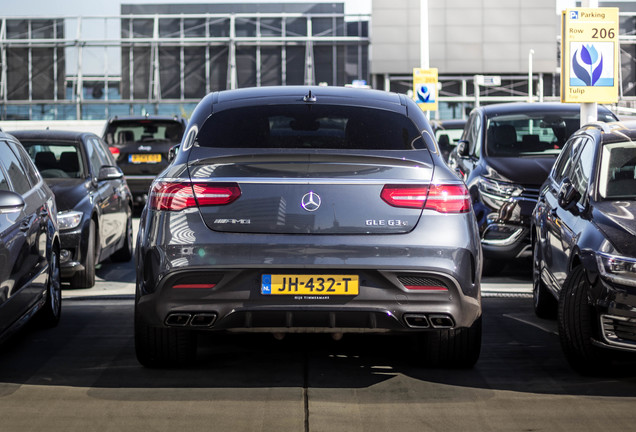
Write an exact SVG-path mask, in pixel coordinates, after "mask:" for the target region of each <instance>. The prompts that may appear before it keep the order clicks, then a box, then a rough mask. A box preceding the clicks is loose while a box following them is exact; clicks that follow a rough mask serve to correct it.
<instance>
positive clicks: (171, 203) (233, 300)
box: [135, 87, 481, 366]
mask: <svg viewBox="0 0 636 432" xmlns="http://www.w3.org/2000/svg"><path fill="white" fill-rule="evenodd" d="M136 252H137V260H138V265H137V269H138V275H137V293H136V307H135V313H136V315H135V325H136V334H135V337H136V348H137V356H138V359H139V360H140V362H141V363H142V364H144V365H147V366H156V365H163V364H174V363H177V364H180V363H185V362H187V361H189V360H192V358H193V356H194V351H195V349H196V340H195V339H194V337H193V334H194V332H195V331H197V330H207V331H241V332H269V333H274V334H284V333H289V332H321V333H331V334H335V335H338V336H339V335H342V334H343V333H351V332H378V333H384V332H398V333H408V332H411V333H414V334H421V335H422V346H423V347H424V348H425V349H424V350H423V352H424V353H423V357H424V359H425V360H429V361H430V362H445V363H446V364H448V365H449V366H451V365H457V366H472V364H474V363H475V361H476V360H477V358H478V355H479V346H480V337H481V318H480V317H481V298H480V281H479V274H480V265H481V249H480V245H479V238H478V234H477V228H476V223H475V220H474V216H473V213H472V210H471V206H470V199H469V196H468V194H467V191H466V189H465V186H464V185H463V183H462V182H461V181H458V179H457V178H456V177H455V176H454V174H453V173H452V172H451V171H450V170H449V169H448V168H447V167H446V165H445V164H444V162H443V160H442V159H441V156H440V155H439V154H438V153H437V152H436V146H435V142H434V140H433V138H432V131H431V129H430V126H429V125H428V123H427V121H426V119H425V117H424V115H423V114H422V112H421V110H420V109H419V108H418V107H417V106H416V105H415V104H414V103H413V102H412V101H410V100H408V99H407V98H405V97H403V96H399V95H396V94H389V93H385V92H376V91H370V90H360V89H342V88H313V87H312V88H309V89H308V88H304V87H273V88H266V89H265V88H263V89H249V90H236V91H227V92H221V93H213V94H211V95H209V96H208V97H206V98H205V99H204V100H203V101H202V102H201V103H200V104H199V106H198V107H197V109H196V110H195V112H194V114H193V117H192V119H191V121H190V124H189V128H188V131H187V132H186V137H185V139H184V142H183V144H182V146H181V149H180V151H179V153H178V155H177V157H176V159H175V160H174V162H173V164H172V165H171V166H170V167H169V168H168V169H167V170H166V171H164V172H163V173H162V175H161V176H160V177H159V178H157V179H156V181H155V182H154V183H153V185H152V189H151V193H150V197H149V202H148V205H147V206H146V208H145V210H144V213H143V214H142V217H141V221H140V230H139V239H138V247H137V249H136ZM166 337H167V338H169V339H171V340H172V341H173V343H170V344H169V345H168V346H167V345H165V344H163V343H162V342H161V341H163V340H165V339H164V338H166Z"/></svg>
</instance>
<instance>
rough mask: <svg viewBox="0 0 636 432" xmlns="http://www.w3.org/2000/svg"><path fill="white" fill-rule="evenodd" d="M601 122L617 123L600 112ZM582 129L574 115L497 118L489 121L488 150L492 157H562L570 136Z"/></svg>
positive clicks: (523, 115)
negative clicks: (564, 146)
mask: <svg viewBox="0 0 636 432" xmlns="http://www.w3.org/2000/svg"><path fill="white" fill-rule="evenodd" d="M598 120H599V121H604V122H611V121H614V118H613V117H612V116H611V115H610V114H604V113H599V114H598ZM579 127H580V117H579V114H578V113H576V112H572V113H561V114H558V113H554V114H545V113H533V114H515V115H502V116H497V117H493V118H491V119H489V120H488V130H487V131H486V148H487V153H488V155H489V156H504V157H516V156H540V155H558V154H559V153H560V152H561V148H562V147H563V145H564V144H565V142H566V141H567V140H568V138H569V137H570V135H572V134H573V133H574V132H576V131H577V130H578V129H579Z"/></svg>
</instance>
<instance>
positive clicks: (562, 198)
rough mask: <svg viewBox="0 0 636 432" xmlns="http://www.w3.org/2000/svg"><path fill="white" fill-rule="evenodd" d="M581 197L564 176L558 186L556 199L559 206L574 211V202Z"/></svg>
mask: <svg viewBox="0 0 636 432" xmlns="http://www.w3.org/2000/svg"><path fill="white" fill-rule="evenodd" d="M580 198H581V194H580V193H579V191H577V190H576V189H575V187H574V185H573V184H572V181H571V180H570V179H569V178H568V177H565V178H564V179H563V181H562V182H561V186H560V187H559V194H558V195H557V200H558V202H559V206H560V207H562V208H563V209H564V210H567V211H574V209H576V203H577V201H578V200H579V199H580Z"/></svg>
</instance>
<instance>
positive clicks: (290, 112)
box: [197, 105, 426, 150]
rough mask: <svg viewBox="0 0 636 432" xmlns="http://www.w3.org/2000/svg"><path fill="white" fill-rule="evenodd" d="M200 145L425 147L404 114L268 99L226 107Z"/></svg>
mask: <svg viewBox="0 0 636 432" xmlns="http://www.w3.org/2000/svg"><path fill="white" fill-rule="evenodd" d="M197 142H198V144H199V145H200V146H202V147H222V148H307V149H371V150H413V149H418V148H426V145H425V144H424V142H423V139H422V135H421V134H420V133H419V131H418V130H417V128H416V127H415V125H414V124H413V122H411V121H410V120H409V119H408V118H407V117H406V116H404V115H402V114H398V113H395V112H392V111H386V110H379V109H371V108H364V107H351V106H346V107H345V106H339V105H268V106H250V107H243V108H235V109H228V110H224V111H220V112H218V113H216V114H213V115H212V116H211V117H210V118H209V119H208V120H207V121H206V122H205V123H204V124H203V126H202V128H201V130H200V132H199V135H198V136H197Z"/></svg>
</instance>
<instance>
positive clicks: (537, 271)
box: [532, 242, 559, 319]
mask: <svg viewBox="0 0 636 432" xmlns="http://www.w3.org/2000/svg"><path fill="white" fill-rule="evenodd" d="M539 254H540V251H539V242H535V243H534V248H533V253H532V298H533V306H534V313H535V315H536V316H538V317H539V318H546V319H555V318H556V317H557V315H558V306H559V303H558V301H557V299H556V298H555V297H554V296H553V295H552V293H551V292H550V291H549V290H548V288H547V287H546V286H545V284H544V283H543V281H542V280H541V265H540V263H541V259H540V256H539Z"/></svg>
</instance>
